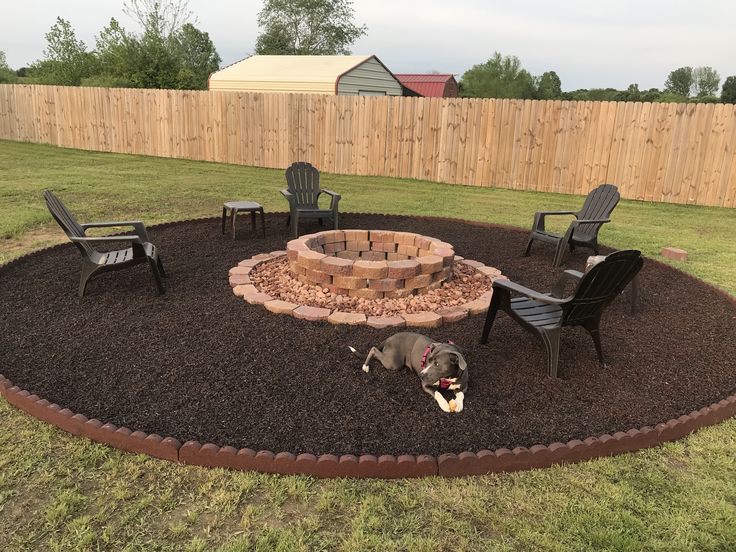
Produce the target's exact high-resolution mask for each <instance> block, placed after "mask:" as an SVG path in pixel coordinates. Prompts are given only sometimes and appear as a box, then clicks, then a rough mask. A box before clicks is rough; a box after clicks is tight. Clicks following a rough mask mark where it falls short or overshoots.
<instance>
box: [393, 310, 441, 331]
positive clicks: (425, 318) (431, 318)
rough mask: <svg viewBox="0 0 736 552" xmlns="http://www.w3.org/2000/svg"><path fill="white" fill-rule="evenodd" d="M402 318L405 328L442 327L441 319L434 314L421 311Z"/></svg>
mask: <svg viewBox="0 0 736 552" xmlns="http://www.w3.org/2000/svg"><path fill="white" fill-rule="evenodd" d="M402 316H403V317H404V320H406V325H407V326H411V327H415V328H437V327H439V326H441V325H442V317H441V316H440V315H439V314H437V313H436V312H429V311H422V312H415V313H412V314H408V313H407V314H404V315H402Z"/></svg>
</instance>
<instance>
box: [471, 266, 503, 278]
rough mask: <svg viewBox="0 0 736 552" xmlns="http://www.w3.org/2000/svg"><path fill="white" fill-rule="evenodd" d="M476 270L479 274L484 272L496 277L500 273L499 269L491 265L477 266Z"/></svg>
mask: <svg viewBox="0 0 736 552" xmlns="http://www.w3.org/2000/svg"><path fill="white" fill-rule="evenodd" d="M477 270H478V272H480V273H481V274H485V275H486V276H489V277H491V278H496V277H497V276H500V275H501V271H500V270H498V269H497V268H493V267H492V266H479V267H478V269H477Z"/></svg>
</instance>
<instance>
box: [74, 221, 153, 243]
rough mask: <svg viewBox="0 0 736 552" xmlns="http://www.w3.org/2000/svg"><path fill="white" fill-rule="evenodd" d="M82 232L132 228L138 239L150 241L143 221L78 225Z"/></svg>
mask: <svg viewBox="0 0 736 552" xmlns="http://www.w3.org/2000/svg"><path fill="white" fill-rule="evenodd" d="M80 226H81V227H82V229H83V230H85V231H86V230H87V228H111V227H113V226H132V227H133V228H134V229H135V233H136V234H137V235H138V237H139V238H140V239H141V240H143V241H145V242H147V241H150V240H149V239H148V232H146V225H145V224H143V221H140V220H128V221H119V222H117V221H113V222H87V223H85V224H80Z"/></svg>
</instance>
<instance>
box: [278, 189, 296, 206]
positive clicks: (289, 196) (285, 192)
mask: <svg viewBox="0 0 736 552" xmlns="http://www.w3.org/2000/svg"><path fill="white" fill-rule="evenodd" d="M279 191H280V192H281V195H282V196H284V197H285V198H286V200H287V201H288V202H289V203H291V202H292V201H294V194H292V193H291V192H290V191H289V190H288V189H283V190H279Z"/></svg>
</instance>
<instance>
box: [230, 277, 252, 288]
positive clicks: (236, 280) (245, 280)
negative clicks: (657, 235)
mask: <svg viewBox="0 0 736 552" xmlns="http://www.w3.org/2000/svg"><path fill="white" fill-rule="evenodd" d="M229 282H230V287H232V288H234V287H235V286H242V285H244V284H250V278H249V277H248V276H247V275H245V274H233V275H232V276H230V278H229Z"/></svg>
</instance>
